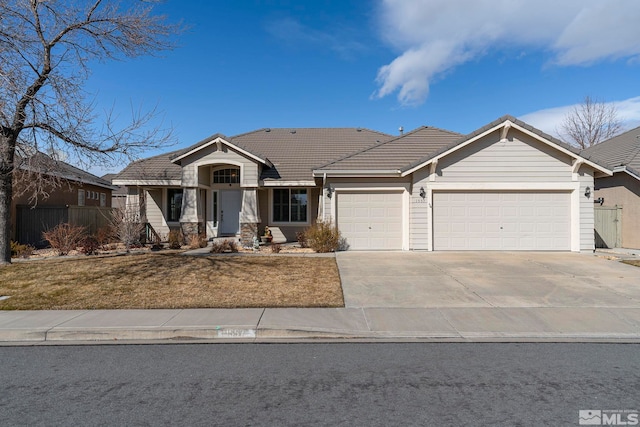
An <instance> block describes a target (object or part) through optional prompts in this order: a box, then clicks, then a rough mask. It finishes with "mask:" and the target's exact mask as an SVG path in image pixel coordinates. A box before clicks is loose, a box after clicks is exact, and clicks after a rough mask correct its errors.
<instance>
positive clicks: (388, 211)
mask: <svg viewBox="0 0 640 427" xmlns="http://www.w3.org/2000/svg"><path fill="white" fill-rule="evenodd" d="M336 194H337V196H336V197H337V200H336V204H337V219H336V221H337V224H338V228H339V229H340V232H341V233H342V236H343V237H344V238H346V239H347V243H348V244H349V249H353V250H376V249H381V250H385V249H402V192H399V191H395V192H392V191H389V192H348V193H346V192H338V193H336Z"/></svg>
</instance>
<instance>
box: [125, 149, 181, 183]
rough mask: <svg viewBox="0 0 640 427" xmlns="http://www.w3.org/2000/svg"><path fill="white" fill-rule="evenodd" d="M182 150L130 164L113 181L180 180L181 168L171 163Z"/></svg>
mask: <svg viewBox="0 0 640 427" xmlns="http://www.w3.org/2000/svg"><path fill="white" fill-rule="evenodd" d="M182 151H183V150H176V151H171V152H169V153H164V154H160V155H158V156H153V157H149V158H146V159H142V160H138V161H135V162H132V163H130V164H129V165H128V166H127V167H126V168H124V169H123V170H122V171H121V172H120V173H119V174H118V175H117V176H116V177H115V178H113V180H118V181H136V180H142V181H156V180H158V181H165V180H180V179H182V168H181V167H180V165H177V164H175V163H172V162H171V159H173V158H174V157H176V156H178V155H180V154H181V153H182Z"/></svg>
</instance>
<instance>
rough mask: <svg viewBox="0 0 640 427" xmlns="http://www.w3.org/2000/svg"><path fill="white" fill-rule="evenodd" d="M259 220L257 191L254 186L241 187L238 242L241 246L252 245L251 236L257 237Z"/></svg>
mask: <svg viewBox="0 0 640 427" xmlns="http://www.w3.org/2000/svg"><path fill="white" fill-rule="evenodd" d="M259 222H260V214H259V213H258V195H257V191H256V189H255V188H243V189H242V210H241V214H240V242H241V243H242V246H244V247H251V246H253V238H254V237H258V223H259Z"/></svg>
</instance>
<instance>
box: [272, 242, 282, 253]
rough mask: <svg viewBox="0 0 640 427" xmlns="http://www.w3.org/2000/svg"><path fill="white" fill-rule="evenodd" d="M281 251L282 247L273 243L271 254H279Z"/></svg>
mask: <svg viewBox="0 0 640 427" xmlns="http://www.w3.org/2000/svg"><path fill="white" fill-rule="evenodd" d="M281 250H282V245H281V244H280V243H273V244H272V245H271V252H272V253H274V254H279V253H280V251H281Z"/></svg>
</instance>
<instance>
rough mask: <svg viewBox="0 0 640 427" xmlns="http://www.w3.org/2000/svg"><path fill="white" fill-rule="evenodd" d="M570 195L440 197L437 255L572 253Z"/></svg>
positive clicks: (436, 210) (436, 214) (436, 223)
mask: <svg viewBox="0 0 640 427" xmlns="http://www.w3.org/2000/svg"><path fill="white" fill-rule="evenodd" d="M570 202H571V195H570V193H568V192H552V191H546V192H535V191H534V192H529V191H527V192H499V191H496V192H434V193H433V248H434V250H545V251H546V250H552V251H568V250H570V248H571V205H570Z"/></svg>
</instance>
